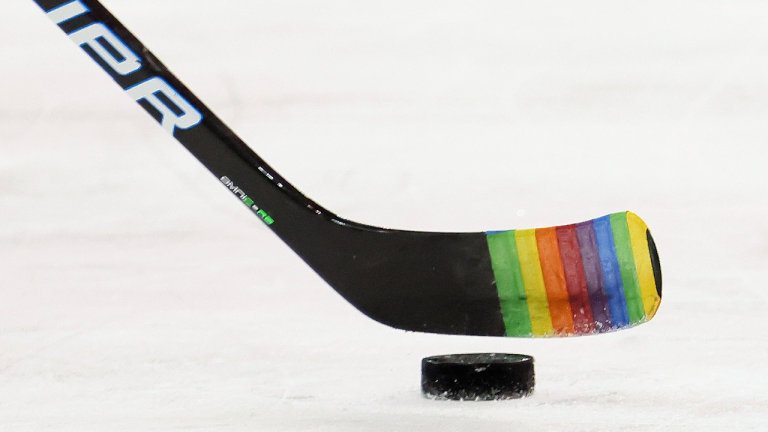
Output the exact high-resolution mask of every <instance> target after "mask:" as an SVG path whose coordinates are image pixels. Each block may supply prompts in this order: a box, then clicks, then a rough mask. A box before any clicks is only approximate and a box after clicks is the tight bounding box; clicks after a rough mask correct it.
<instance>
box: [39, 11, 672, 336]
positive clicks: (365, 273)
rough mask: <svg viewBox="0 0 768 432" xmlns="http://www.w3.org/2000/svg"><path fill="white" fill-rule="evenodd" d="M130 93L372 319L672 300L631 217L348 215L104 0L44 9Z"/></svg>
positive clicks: (440, 329) (603, 315)
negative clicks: (269, 158) (401, 220)
mask: <svg viewBox="0 0 768 432" xmlns="http://www.w3.org/2000/svg"><path fill="white" fill-rule="evenodd" d="M34 1H35V2H36V3H37V4H38V5H39V6H40V7H41V8H42V9H43V11H45V13H46V14H47V16H48V17H49V18H50V19H51V20H52V21H53V22H54V23H56V24H57V25H58V26H59V27H60V28H61V29H62V30H63V31H64V32H65V33H66V34H67V35H68V36H69V38H70V39H71V40H72V41H73V42H75V44H77V45H79V46H80V47H81V48H82V49H83V50H84V51H85V52H86V53H87V54H88V55H89V56H90V57H91V58H92V59H93V60H94V61H96V62H97V63H98V64H99V65H100V66H101V67H102V68H103V69H104V70H105V71H106V72H107V73H108V74H109V75H110V76H111V77H112V78H113V79H114V80H115V81H116V82H117V84H118V85H120V87H122V88H123V89H124V90H125V91H126V92H127V93H128V95H129V96H131V97H132V98H133V99H134V100H135V101H136V102H138V103H139V104H140V105H141V106H142V107H143V108H144V109H145V110H146V111H147V112H148V113H149V114H150V115H151V116H152V117H154V118H155V120H156V121H158V122H159V123H160V124H161V125H162V127H163V128H164V129H165V130H166V131H168V132H169V133H170V134H172V135H173V136H174V137H175V138H176V139H177V140H178V141H179V142H180V143H181V144H182V145H184V147H186V148H187V149H188V150H189V151H190V152H191V153H192V154H193V155H194V156H195V157H196V158H197V159H198V160H199V161H200V162H201V163H202V164H203V165H205V167H206V168H208V169H209V170H210V171H211V172H212V173H213V175H214V176H216V178H217V179H219V181H220V182H221V183H222V184H223V185H224V186H225V187H226V188H228V189H229V190H230V191H231V192H232V193H233V194H234V195H235V196H236V197H237V198H238V199H240V201H242V202H243V203H244V204H245V205H246V206H247V207H248V208H249V209H251V211H252V212H253V213H255V214H256V215H257V216H258V217H259V218H261V219H262V220H263V221H264V222H265V223H266V224H267V225H268V226H269V228H270V229H271V230H272V231H273V232H274V233H275V234H277V236H278V237H280V239H282V240H283V241H284V242H285V243H286V244H287V245H288V246H289V247H290V248H291V249H293V251H295V252H296V253H297V254H298V255H299V256H300V257H301V258H302V259H303V260H304V261H305V262H306V263H307V264H308V265H309V266H310V267H311V268H312V269H314V270H315V271H316V272H317V273H318V274H319V275H320V276H321V277H322V278H323V279H324V280H325V281H326V282H327V283H328V284H329V285H331V287H333V288H334V289H335V290H336V291H337V292H338V293H339V294H341V295H342V296H343V297H344V298H345V299H346V300H347V301H349V302H350V303H351V304H352V305H354V306H355V307H356V308H357V309H358V310H360V311H361V312H363V313H364V314H365V315H367V316H369V317H371V318H373V319H374V320H376V321H379V322H381V323H383V324H386V325H389V326H392V327H395V328H399V329H404V330H409V331H419V332H430V333H444V334H457V335H484V336H518V337H539V336H569V335H580V334H591V333H598V332H604V331H610V330H617V329H621V328H626V327H631V326H634V325H636V324H639V323H642V322H645V321H647V320H649V319H651V318H652V317H653V316H654V314H655V313H656V310H657V308H658V306H659V303H660V301H661V270H660V266H659V261H658V255H657V253H656V248H655V246H654V243H653V239H652V237H651V235H650V231H648V228H647V227H646V226H645V223H643V221H642V220H640V218H639V217H637V216H635V215H634V214H632V213H629V212H624V213H615V214H611V215H608V216H604V217H602V218H598V219H594V220H592V221H588V222H583V223H579V224H573V225H567V226H560V227H553V228H542V229H535V230H516V231H503V232H488V233H483V232H481V233H437V232H412V231H399V230H390V229H384V228H378V227H373V226H367V225H362V224H359V223H356V222H352V221H349V220H345V219H342V218H340V217H338V216H336V215H335V214H333V213H331V212H329V211H328V210H326V209H324V208H322V207H321V206H319V205H317V204H316V203H314V202H313V201H312V200H310V199H308V198H307V197H305V196H304V195H302V194H301V193H300V192H299V191H298V190H297V189H295V188H294V187H293V186H292V185H290V184H289V183H288V182H286V181H285V180H284V179H283V178H282V177H281V176H280V175H278V174H277V172H275V171H274V170H273V169H272V168H270V167H269V166H268V165H267V164H266V163H265V162H264V161H263V160H262V159H261V158H260V157H259V156H258V155H256V154H255V153H254V152H253V151H252V150H251V149H250V148H249V147H248V146H247V145H246V144H245V143H244V142H242V141H241V140H240V139H239V138H238V137H237V136H236V135H235V134H234V133H233V132H232V131H231V130H230V129H229V128H228V127H227V126H226V125H225V124H224V123H223V122H222V121H221V120H219V119H218V118H217V117H216V116H215V115H214V114H213V113H212V112H211V111H210V110H209V109H208V108H207V107H206V106H205V105H204V104H203V103H202V102H201V101H200V100H199V99H198V98H196V97H195V96H194V95H193V94H192V93H191V92H190V91H189V90H188V89H187V88H186V87H185V86H184V85H183V84H182V83H181V82H180V81H179V80H178V79H177V78H176V77H175V76H174V75H173V74H171V72H170V71H169V70H168V69H167V68H166V67H165V66H163V64H162V63H161V62H160V61H159V60H158V59H157V58H156V57H155V56H154V55H152V54H151V53H150V52H149V51H148V50H147V49H146V48H145V47H144V45H142V44H141V42H139V40H138V39H136V37H134V36H133V35H132V34H131V33H130V32H129V31H128V30H127V29H126V28H125V27H124V26H123V25H122V24H120V23H119V22H118V21H117V19H116V18H115V17H114V16H113V15H112V14H110V13H109V12H108V11H107V10H106V9H105V8H104V6H102V5H101V4H100V3H99V2H98V1H96V0H34Z"/></svg>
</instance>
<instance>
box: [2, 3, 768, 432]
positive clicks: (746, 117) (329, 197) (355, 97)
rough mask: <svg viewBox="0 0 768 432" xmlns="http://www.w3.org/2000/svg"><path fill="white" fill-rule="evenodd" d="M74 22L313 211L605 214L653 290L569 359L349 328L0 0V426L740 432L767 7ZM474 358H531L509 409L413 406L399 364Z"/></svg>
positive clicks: (763, 338)
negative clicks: (109, 42)
mask: <svg viewBox="0 0 768 432" xmlns="http://www.w3.org/2000/svg"><path fill="white" fill-rule="evenodd" d="M103 3H104V4H105V5H106V6H107V7H108V8H110V9H111V10H112V12H113V13H114V14H115V15H117V16H118V18H120V19H121V20H122V21H123V22H124V24H125V25H126V26H127V27H128V28H130V29H131V30H132V31H133V32H134V33H136V34H137V36H138V37H139V38H140V39H141V40H142V41H143V42H144V43H145V44H146V45H147V46H148V47H149V48H150V49H152V50H153V51H154V53H155V54H156V55H157V56H158V57H159V58H160V59H161V60H162V61H163V62H164V63H165V64H166V65H167V66H168V67H169V68H170V69H171V70H172V71H173V72H174V73H176V74H177V75H178V76H179V77H180V78H181V80H182V81H184V82H185V83H186V84H187V85H188V86H189V87H190V88H191V89H192V90H193V91H194V92H195V93H196V94H197V95H198V96H199V97H200V98H201V99H202V100H203V101H205V102H206V103H207V104H208V105H209V106H210V107H211V108H212V109H213V110H214V111H215V112H216V113H218V114H219V116H221V117H222V118H223V119H224V121H225V122H226V123H227V124H228V125H229V126H231V127H232V128H233V129H234V130H235V131H236V132H237V133H238V134H239V135H240V136H241V137H242V138H243V139H244V140H245V141H246V142H248V143H249V145H250V146H251V147H252V148H253V149H254V150H255V151H256V152H257V153H258V154H259V155H261V156H262V157H263V158H264V159H266V160H267V161H268V163H269V164H270V165H272V166H273V167H274V168H275V169H277V170H278V171H279V172H280V173H281V174H283V175H284V176H285V177H286V178H287V179H289V180H290V181H291V182H292V183H293V184H294V185H295V186H296V187H298V188H299V189H300V190H302V191H303V192H304V193H305V194H307V195H308V196H310V197H311V198H313V199H314V200H315V201H317V202H319V203H321V204H322V205H324V206H325V207H327V208H329V209H330V210H333V211H335V212H337V213H339V214H340V215H341V216H344V217H347V218H350V219H353V220H357V221H361V222H365V223H368V224H375V225H381V226H386V227H393V228H403V229H416V230H436V231H484V230H491V229H511V228H532V227H542V226H551V225H557V224H567V223H573V222H578V221H582V220H586V219H591V218H594V217H598V216H602V215H605V214H608V213H611V212H617V211H623V210H632V211H634V212H635V213H637V214H639V215H640V216H641V217H643V219H644V220H645V221H646V222H647V223H648V225H649V226H650V228H651V230H652V232H653V234H654V237H655V239H656V243H657V245H658V248H659V254H660V256H661V264H662V268H663V272H664V297H663V301H662V304H661V307H660V309H659V312H658V314H657V316H656V318H655V319H654V320H653V321H651V322H650V323H648V324H644V325H642V326H640V327H637V328H635V329H631V330H628V331H623V332H618V333H614V334H609V335H601V336H592V337H582V338H568V339H558V340H554V339H552V340H524V339H503V338H472V337H456V336H437V335H424V334H415V333H406V332H403V331H399V330H393V329H390V328H387V327H384V326H382V325H380V324H377V323H375V322H373V321H371V320H369V319H368V318H366V317H365V316H363V315H362V314H360V313H359V312H357V311H356V310H355V309H354V308H352V307H351V306H350V305H348V304H347V303H346V302H345V301H344V300H343V299H342V298H341V297H340V296H339V295H337V294H336V293H335V292H334V291H333V290H332V289H330V288H329V287H328V286H327V285H326V284H325V283H324V282H322V281H321V280H320V278H319V277H317V276H316V275H315V274H314V273H313V272H312V271H311V270H310V269H309V268H308V267H307V266H306V265H304V263H303V262H302V261H301V260H300V259H299V258H297V257H296V256H295V255H293V253H292V252H291V251H290V250H289V249H288V248H287V247H286V246H284V245H283V244H282V243H281V242H280V241H279V240H278V239H277V237H275V236H274V235H273V234H272V233H271V232H270V231H269V230H268V229H267V228H266V227H265V226H264V224H263V223H261V222H260V221H259V220H257V219H256V218H255V217H254V216H253V215H252V214H251V213H250V212H248V211H247V210H246V209H245V208H244V207H243V206H242V204H240V203H238V202H237V200H236V199H234V198H232V197H231V196H230V194H228V193H227V192H226V190H225V189H224V188H223V187H222V186H221V185H219V184H218V182H217V181H216V179H215V178H213V177H212V176H211V175H210V174H209V173H208V172H207V171H206V170H205V169H204V168H203V167H202V166H201V165H200V164H199V163H198V162H197V161H196V160H195V159H194V158H193V157H192V156H191V155H189V154H188V153H187V152H186V150H184V148H183V147H182V146H181V145H179V144H178V143H176V142H175V141H174V140H173V139H171V138H170V137H169V136H168V135H167V134H166V133H165V132H164V131H163V130H162V129H161V128H160V127H158V126H157V124H156V123H155V122H154V121H153V120H152V119H151V118H150V117H149V116H147V115H146V114H145V113H144V112H143V111H142V110H141V109H140V108H138V107H137V106H136V105H135V103H134V102H132V101H131V100H130V99H129V98H128V97H127V96H126V95H124V94H123V92H122V91H121V90H120V89H119V88H118V87H117V86H116V85H115V84H114V83H113V82H112V81H111V80H110V79H109V78H108V76H107V75H106V74H104V72H103V71H102V70H101V69H100V68H98V67H97V66H96V65H95V64H94V63H93V62H92V61H91V60H90V59H89V58H88V57H87V56H86V55H84V54H83V53H82V51H81V50H80V49H79V48H77V47H75V46H74V44H72V43H71V42H70V41H69V40H68V39H67V38H66V37H65V36H64V34H63V33H62V32H61V31H60V30H59V29H58V28H56V26H54V25H53V24H52V23H51V22H50V21H49V20H48V19H47V18H46V17H45V15H44V14H43V13H42V12H41V11H40V10H39V9H38V7H37V6H36V5H35V4H34V3H33V2H32V1H31V0H2V1H0V430H1V431H14V432H15V431H35V432H37V431H77V432H87V431H182V430H183V431H223V432H229V431H269V432H271V431H275V432H277V431H342V432H346V431H409V432H410V431H414V432H438V431H439V432H444V431H557V432H580V431H633V432H634V431H691V432H709V431H766V430H768V168H767V167H766V165H768V3H766V2H762V1H749V0H745V1H739V2H734V1H726V0H723V1H703V0H702V1H677V0H671V1H669V0H668V1H655V0H643V1H615V0H611V1H607V0H606V1H597V0H595V1H585V0H562V1H548V0H545V1H535V2H534V1H529V2H522V1H500V0H499V1H477V0H475V1H469V0H462V1H437V0H415V1H397V0H386V1H384V0H375V1H374V0H358V1H352V0H350V1H336V0H323V1H309V0H307V1H281V2H278V1H271V2H268V1H256V0H204V1H203V0H199V1H198V0H152V1H150V0H104V1H103ZM484 351H491V352H512V353H524V354H531V355H533V356H534V357H535V359H536V372H537V375H536V377H537V387H536V392H535V394H534V395H533V396H532V397H530V398H527V399H522V400H512V401H503V402H490V403H489V402H445V401H443V402H440V401H433V400H428V399H424V398H422V396H421V394H420V391H419V377H420V369H419V368H420V360H421V358H422V357H424V356H428V355H434V354H443V353H460V352H484Z"/></svg>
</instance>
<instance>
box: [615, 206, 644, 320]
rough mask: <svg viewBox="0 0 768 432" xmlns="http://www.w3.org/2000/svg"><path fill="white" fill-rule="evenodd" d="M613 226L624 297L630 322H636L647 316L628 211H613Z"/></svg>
mask: <svg viewBox="0 0 768 432" xmlns="http://www.w3.org/2000/svg"><path fill="white" fill-rule="evenodd" d="M611 227H612V228H613V240H614V243H615V244H616V257H617V258H618V260H619V268H620V269H621V281H622V282H623V284H624V298H626V300H627V312H628V313H629V322H631V323H632V324H635V323H638V322H640V321H642V320H643V318H645V308H644V307H643V297H642V295H641V293H640V281H639V279H638V277H637V267H636V266H635V256H634V253H633V252H632V242H631V240H630V237H629V226H628V225H627V213H626V212H624V213H613V214H612V215H611Z"/></svg>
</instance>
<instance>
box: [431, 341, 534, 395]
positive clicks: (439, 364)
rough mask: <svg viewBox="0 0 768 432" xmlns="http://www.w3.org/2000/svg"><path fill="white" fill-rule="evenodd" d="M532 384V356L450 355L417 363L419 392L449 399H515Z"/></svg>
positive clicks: (532, 385)
mask: <svg viewBox="0 0 768 432" xmlns="http://www.w3.org/2000/svg"><path fill="white" fill-rule="evenodd" d="M534 384H535V380H534V373H533V357H531V356H527V355H521V354H496V353H483V354H450V355H439V356H433V357H426V358H424V359H423V360H422V361H421V391H422V392H423V393H424V395H425V396H426V397H429V398H434V399H452V400H496V399H515V398H521V397H524V396H528V395H530V394H531V393H532V392H533V387H534Z"/></svg>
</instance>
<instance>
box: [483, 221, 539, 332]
mask: <svg viewBox="0 0 768 432" xmlns="http://www.w3.org/2000/svg"><path fill="white" fill-rule="evenodd" d="M487 237H488V250H489V251H490V253H491V265H492V267H493V275H494V276H495V277H496V289H497V290H498V292H499V302H500V303H501V315H502V316H503V317H504V325H505V326H506V328H507V336H532V334H533V331H532V330H531V317H530V314H529V313H528V300H527V297H526V294H525V284H524V282H523V275H522V273H521V271H520V259H519V258H518V256H517V242H516V241H515V232H514V231H503V232H496V233H493V234H488V236H487Z"/></svg>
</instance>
